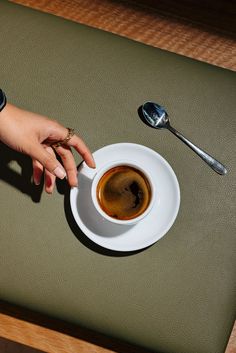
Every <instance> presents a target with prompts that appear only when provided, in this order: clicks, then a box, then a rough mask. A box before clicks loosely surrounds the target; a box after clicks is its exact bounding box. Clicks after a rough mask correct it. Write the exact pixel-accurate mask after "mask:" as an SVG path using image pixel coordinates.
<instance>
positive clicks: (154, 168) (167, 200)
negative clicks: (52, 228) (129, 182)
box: [70, 143, 180, 251]
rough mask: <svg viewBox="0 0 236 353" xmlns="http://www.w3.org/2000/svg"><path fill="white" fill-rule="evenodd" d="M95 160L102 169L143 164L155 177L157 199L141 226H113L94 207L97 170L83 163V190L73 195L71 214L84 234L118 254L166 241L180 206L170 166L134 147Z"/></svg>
mask: <svg viewBox="0 0 236 353" xmlns="http://www.w3.org/2000/svg"><path fill="white" fill-rule="evenodd" d="M93 157H94V159H95V162H96V166H97V168H98V169H99V168H101V167H103V166H104V165H105V164H107V163H108V162H110V161H115V160H122V159H126V160H127V159H130V160H133V161H135V160H136V161H139V163H140V161H142V166H143V169H145V170H147V171H148V172H149V174H150V175H151V176H152V177H153V181H154V183H155V187H156V195H157V197H156V203H155V204H154V206H153V208H152V210H151V211H150V213H149V214H148V215H147V217H146V218H145V219H143V220H141V221H140V222H139V223H137V224H135V225H133V226H124V225H120V224H113V223H111V222H109V221H107V220H105V219H104V218H102V217H101V215H100V214H99V213H98V212H97V210H96V209H95V207H94V205H93V203H92V199H91V183H92V179H93V176H94V174H95V173H96V170H92V169H91V168H89V167H87V165H86V164H85V163H84V162H83V163H82V164H81V166H80V168H79V173H78V183H79V187H78V188H73V189H71V192H70V204H71V210H72V213H73V216H74V219H75V221H76V223H77V224H78V226H79V227H80V229H81V230H82V231H83V233H84V234H85V235H86V236H87V237H88V238H89V239H91V240H92V241H93V242H95V243H97V244H98V245H100V246H102V247H104V248H107V249H110V250H116V251H134V250H140V249H143V248H146V247H147V246H149V245H151V244H153V243H155V242H156V241H157V240H159V239H160V238H162V237H163V236H164V235H165V234H166V233H167V232H168V230H169V229H170V228H171V226H172V225H173V223H174V221H175V219H176V216H177V214H178V210H179V205H180V190H179V184H178V180H177V178H176V175H175V173H174V171H173V169H172V168H171V166H170V165H169V163H168V162H167V161H166V160H165V159H164V158H163V157H161V156H160V155H159V154H158V153H157V152H155V151H153V150H151V149H150V148H148V147H145V146H142V145H137V144H133V143H117V144H113V145H108V146H105V147H103V148H101V149H99V150H98V151H96V152H94V153H93Z"/></svg>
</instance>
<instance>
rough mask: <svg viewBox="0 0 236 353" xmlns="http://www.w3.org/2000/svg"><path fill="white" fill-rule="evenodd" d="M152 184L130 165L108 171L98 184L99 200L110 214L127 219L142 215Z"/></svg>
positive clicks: (104, 209)
mask: <svg viewBox="0 0 236 353" xmlns="http://www.w3.org/2000/svg"><path fill="white" fill-rule="evenodd" d="M150 197H151V190H150V185H149V182H148V180H147V178H146V177H145V175H144V174H143V173H142V172H141V171H139V170H138V169H135V168H133V167H130V166H118V167H114V168H112V169H110V170H109V171H107V172H106V173H105V174H104V175H103V176H102V178H101V179H100V181H99V183H98V186H97V198H98V202H99V204H100V206H101V208H102V209H103V211H104V212H106V213H107V214H108V215H109V216H111V217H113V218H116V219H121V220H127V219H132V218H135V217H138V216H139V215H141V214H142V213H143V212H144V211H145V210H146V208H147V207H148V205H149V202H150Z"/></svg>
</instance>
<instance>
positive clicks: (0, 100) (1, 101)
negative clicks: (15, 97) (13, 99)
mask: <svg viewBox="0 0 236 353" xmlns="http://www.w3.org/2000/svg"><path fill="white" fill-rule="evenodd" d="M6 104H7V98H6V95H5V93H4V92H3V91H2V90H1V88H0V112H1V111H2V110H3V109H4V108H5V106H6Z"/></svg>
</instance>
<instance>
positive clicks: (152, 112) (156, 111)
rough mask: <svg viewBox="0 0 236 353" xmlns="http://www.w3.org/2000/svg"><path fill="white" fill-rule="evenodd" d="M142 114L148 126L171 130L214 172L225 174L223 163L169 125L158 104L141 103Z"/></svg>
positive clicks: (162, 108) (165, 113)
mask: <svg viewBox="0 0 236 353" xmlns="http://www.w3.org/2000/svg"><path fill="white" fill-rule="evenodd" d="M142 115H143V116H142V118H143V119H144V122H145V123H146V124H147V125H148V126H151V127H152V128H154V129H168V130H169V131H171V132H172V133H173V134H174V135H175V136H177V137H178V138H179V139H180V140H181V141H183V142H184V143H185V144H186V145H187V146H189V147H190V148H191V149H192V150H193V151H194V152H196V153H197V154H198V155H199V157H201V158H202V159H203V160H204V161H205V162H206V163H207V164H208V165H209V166H210V167H211V168H212V169H213V170H214V171H215V172H217V173H218V174H220V175H225V174H226V173H227V169H226V168H225V167H224V166H223V164H221V163H220V162H219V161H217V160H216V159H215V158H213V157H212V156H210V155H209V154H208V153H206V152H205V151H203V150H202V149H200V148H199V147H197V146H196V145H194V144H193V143H192V142H190V141H189V140H188V139H186V137H184V136H183V135H182V134H180V133H179V132H178V131H177V130H175V129H174V128H173V127H172V126H171V125H170V121H169V118H168V114H167V112H166V111H165V109H164V107H162V106H160V105H159V104H157V103H153V102H146V103H144V104H143V105H142ZM143 119H142V120H143Z"/></svg>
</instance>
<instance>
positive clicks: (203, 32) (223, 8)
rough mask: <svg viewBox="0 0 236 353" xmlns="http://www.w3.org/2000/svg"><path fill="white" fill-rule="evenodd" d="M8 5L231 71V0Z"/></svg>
mask: <svg viewBox="0 0 236 353" xmlns="http://www.w3.org/2000/svg"><path fill="white" fill-rule="evenodd" d="M12 1H13V0H12ZM13 2H15V3H18V4H23V5H26V6H30V7H33V8H35V9H39V10H41V11H45V12H48V13H53V14H55V15H58V16H61V17H64V18H67V19H70V20H73V21H76V22H80V23H83V24H86V25H89V26H92V27H95V28H99V29H103V30H105V31H109V32H112V33H115V34H119V35H121V36H124V37H128V38H131V39H133V40H136V41H138V42H142V43H146V44H148V45H152V46H154V47H158V48H161V49H165V50H168V51H170V52H175V53H178V54H181V55H185V56H187V57H191V58H194V59H197V60H200V61H204V62H207V63H210V64H213V65H217V66H220V67H223V68H228V69H230V70H233V71H236V25H235V23H236V21H235V13H236V2H235V1H229V0H228V1H220V0H215V1H214V2H213V1H211V0H207V1H205V2H197V1H196V0H191V1H190V0H182V1H173V0H167V1H164V0H156V1H154V0H152V1H151V0H149V1H141V0H138V1H131V0H130V1H115V0H94V1H89V0H55V1H49V0H37V1H36V0H14V1H13Z"/></svg>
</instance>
